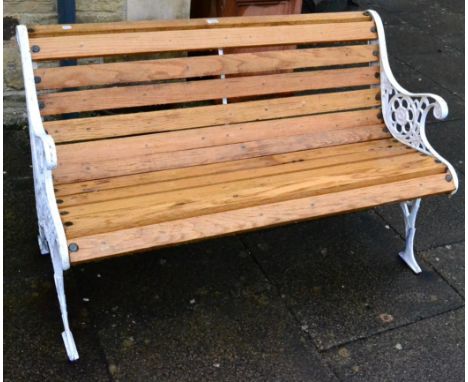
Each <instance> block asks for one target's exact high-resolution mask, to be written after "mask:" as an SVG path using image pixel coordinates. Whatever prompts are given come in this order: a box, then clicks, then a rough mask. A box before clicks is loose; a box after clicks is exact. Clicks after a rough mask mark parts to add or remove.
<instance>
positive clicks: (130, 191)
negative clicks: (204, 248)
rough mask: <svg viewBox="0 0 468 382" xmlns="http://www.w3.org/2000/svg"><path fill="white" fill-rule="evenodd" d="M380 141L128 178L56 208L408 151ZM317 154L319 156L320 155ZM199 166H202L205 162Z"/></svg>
mask: <svg viewBox="0 0 468 382" xmlns="http://www.w3.org/2000/svg"><path fill="white" fill-rule="evenodd" d="M382 141H383V142H380V141H372V142H365V143H363V144H359V143H358V144H355V145H346V146H337V147H333V148H328V149H326V150H327V151H328V152H329V154H328V156H323V154H322V153H317V151H319V150H320V149H318V150H307V151H300V152H296V153H291V154H287V155H285V156H284V157H286V158H287V157H288V156H289V157H290V158H289V159H288V160H287V162H285V163H277V164H276V165H274V164H272V163H268V164H267V165H266V166H265V161H262V158H265V157H261V158H255V159H254V160H250V161H251V162H255V161H257V162H260V163H259V164H258V167H256V168H255V171H252V167H250V168H247V169H237V170H233V168H236V167H237V166H238V163H236V162H227V163H226V164H225V165H224V164H223V166H224V168H222V169H221V168H219V171H220V172H218V173H211V174H210V176H206V175H207V174H206V172H205V173H204V174H201V175H199V176H194V175H193V173H194V172H195V173H196V172H197V167H195V168H193V170H194V171H192V173H191V174H190V173H189V174H190V175H191V176H189V177H186V178H180V174H179V175H174V174H173V178H171V179H169V180H166V181H154V182H152V183H146V184H141V183H140V184H135V183H130V182H129V183H127V186H126V187H119V188H114V189H106V190H102V191H95V192H85V193H81V194H76V195H68V196H61V199H62V200H63V203H61V204H60V208H61V209H66V208H67V207H69V206H76V205H83V204H88V203H97V202H103V201H109V200H115V199H123V198H129V197H134V196H140V195H148V194H156V193H161V192H168V191H176V190H183V189H193V188H196V187H200V186H205V185H213V184H222V183H227V182H232V181H237V180H245V179H252V178H260V177H264V176H271V175H277V174H285V173H289V172H297V171H303V170H310V169H315V168H323V167H328V166H333V165H337V164H342V163H354V162H358V161H364V160H369V159H374V158H386V157H393V156H397V155H405V154H408V150H407V149H406V146H404V145H402V144H400V143H393V142H391V141H390V140H389V139H384V140H382ZM350 146H357V147H355V148H354V150H352V151H349V148H350ZM322 151H324V150H322ZM320 154H321V155H322V156H320ZM286 158H285V160H286ZM253 164H254V163H252V165H253ZM261 164H263V166H261ZM215 166H219V164H216V165H215ZM200 167H202V168H203V167H206V166H200ZM179 170H181V169H179ZM202 170H203V169H202ZM206 170H207V169H205V171H206ZM221 170H222V171H221ZM211 171H213V169H211ZM153 174H154V173H153ZM156 175H157V174H156ZM177 176H179V178H178V179H177V178H175V177H177ZM174 178H175V179H174Z"/></svg>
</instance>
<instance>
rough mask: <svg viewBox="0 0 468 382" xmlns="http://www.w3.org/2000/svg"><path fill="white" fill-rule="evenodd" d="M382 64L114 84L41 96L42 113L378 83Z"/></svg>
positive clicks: (50, 113)
mask: <svg viewBox="0 0 468 382" xmlns="http://www.w3.org/2000/svg"><path fill="white" fill-rule="evenodd" d="M378 71H379V68H378V67H376V66H366V67H362V68H351V69H334V70H318V71H311V72H297V73H281V74H270V75H261V76H249V77H235V78H226V79H216V80H203V81H188V82H179V83H164V84H155V85H137V86H124V87H112V88H104V89H94V90H79V91H69V92H66V93H50V94H45V95H42V96H40V97H39V99H40V101H41V102H43V103H44V108H43V109H42V110H41V114H42V115H53V114H63V113H73V112H80V111H93V110H107V109H119V108H129V107H141V106H149V105H165V104H171V103H181V102H192V101H206V100H214V99H220V98H230V97H244V96H254V95H255V96H260V95H268V94H278V93H289V92H294V91H305V90H319V89H333V88H341V87H352V86H364V85H371V84H378V83H379V81H380V80H379V79H378V78H376V73H378Z"/></svg>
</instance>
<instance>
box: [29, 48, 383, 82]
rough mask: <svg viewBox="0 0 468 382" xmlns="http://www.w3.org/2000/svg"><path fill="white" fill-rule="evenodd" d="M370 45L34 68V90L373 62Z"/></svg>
mask: <svg viewBox="0 0 468 382" xmlns="http://www.w3.org/2000/svg"><path fill="white" fill-rule="evenodd" d="M376 50H377V48H376V47H375V46H374V45H351V46H342V47H333V48H314V49H293V50H284V51H271V52H256V53H238V54H229V55H224V56H201V57H182V58H170V59H160V60H146V61H130V62H116V63H106V64H91V65H77V66H61V67H56V68H39V69H37V70H36V71H35V75H36V77H39V78H40V82H39V83H38V84H37V85H36V86H37V89H39V90H41V89H65V88H77V87H82V86H92V85H109V84H121V83H134V82H145V81H156V80H169V79H181V78H193V77H204V76H215V75H220V74H245V73H259V72H269V71H278V70H288V69H289V70H292V69H298V68H313V67H320V66H333V65H346V64H359V63H366V62H374V61H377V60H378V57H377V56H376V55H374V54H373V52H374V51H376Z"/></svg>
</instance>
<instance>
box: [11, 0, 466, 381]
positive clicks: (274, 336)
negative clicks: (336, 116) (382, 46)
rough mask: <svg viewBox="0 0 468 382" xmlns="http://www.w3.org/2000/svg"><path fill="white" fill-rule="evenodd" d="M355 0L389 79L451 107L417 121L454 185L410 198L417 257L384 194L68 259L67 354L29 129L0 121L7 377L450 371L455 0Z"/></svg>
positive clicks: (458, 199)
mask: <svg viewBox="0 0 468 382" xmlns="http://www.w3.org/2000/svg"><path fill="white" fill-rule="evenodd" d="M359 4H360V7H361V8H362V9H366V8H373V9H376V10H378V11H379V12H380V13H381V15H382V17H383V19H384V22H385V24H386V28H387V29H386V31H387V38H388V41H389V50H390V56H391V64H392V65H393V68H394V72H395V74H396V77H397V79H398V80H400V82H401V83H402V85H403V86H404V87H406V88H408V89H409V90H413V91H428V92H433V93H436V94H440V95H442V96H443V97H444V98H445V99H446V100H447V101H448V103H449V108H450V111H451V112H450V116H449V118H448V119H447V120H446V121H443V122H434V123H431V124H430V126H429V137H430V139H431V141H432V142H433V143H434V146H435V147H436V149H438V150H439V151H440V152H441V153H442V154H444V155H446V156H447V157H448V159H450V160H451V162H452V163H453V164H454V165H455V166H456V167H457V169H458V171H459V175H460V180H461V183H462V187H461V188H460V191H459V192H458V194H457V195H455V196H454V197H452V198H450V199H448V198H447V197H433V198H428V199H425V200H424V201H423V204H422V208H421V213H420V215H419V220H418V232H417V236H416V249H417V252H418V258H419V260H420V263H421V265H422V268H423V273H422V274H421V275H419V276H415V275H414V274H413V273H412V272H411V271H410V270H409V269H408V268H407V267H406V266H405V265H403V263H402V262H401V261H400V260H399V258H398V257H397V256H396V254H397V253H398V251H399V250H400V249H401V248H402V247H403V243H404V241H403V236H402V234H403V225H402V217H401V214H400V210H399V207H398V205H391V206H386V207H383V208H377V209H374V210H369V211H365V212H360V213H354V214H349V215H343V216H337V217H332V218H327V219H321V220H317V221H312V222H307V223H301V224H295V225H290V226H286V227H282V228H276V229H270V230H266V231H259V232H255V233H250V234H246V235H238V236H232V237H228V238H222V239H217V240H210V241H205V242H201V243H198V244H193V245H185V246H180V247H176V248H171V249H165V250H162V251H158V252H155V253H146V254H142V255H139V256H134V257H124V258H119V259H115V260H113V261H108V262H101V263H96V264H87V265H83V266H80V267H77V268H74V269H73V270H71V271H69V272H68V273H67V274H66V286H67V294H68V300H69V310H70V317H71V324H72V328H73V330H74V334H75V338H76V340H77V345H78V349H79V351H80V355H81V359H80V360H79V362H77V363H75V364H69V363H68V362H67V361H66V360H65V353H64V349H63V346H62V342H61V337H60V334H59V333H60V332H61V330H62V327H61V320H60V316H59V309H58V304H57V300H56V295H55V288H54V285H53V279H52V271H51V264H50V261H49V259H48V258H47V257H41V256H40V255H39V250H38V247H37V242H36V223H35V214H34V194H33V191H32V180H31V169H30V166H29V164H30V155H29V147H28V139H27V135H26V133H25V130H21V129H12V128H6V129H4V142H5V144H4V148H5V155H4V161H5V164H4V167H5V168H4V170H5V173H4V223H5V228H6V229H5V232H4V240H5V241H4V320H5V321H4V373H5V375H4V379H5V380H6V381H75V380H76V381H107V380H109V381H319V382H322V381H323V382H327V381H379V382H380V381H416V380H420V381H444V382H451V381H462V380H464V253H465V244H464V174H465V169H464V168H465V167H464V139H463V138H464V72H463V63H464V61H463V60H464V58H463V57H464V39H463V33H462V31H463V25H464V4H463V0H452V1H450V2H446V1H443V0H437V1H428V0H426V1H422V0H417V1H403V0H392V1H384V0H379V1H362V0H361V1H359Z"/></svg>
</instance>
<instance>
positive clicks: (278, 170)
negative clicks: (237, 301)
mask: <svg viewBox="0 0 468 382" xmlns="http://www.w3.org/2000/svg"><path fill="white" fill-rule="evenodd" d="M17 38H18V42H19V47H20V52H21V60H22V67H23V74H24V84H25V93H26V101H27V111H28V119H29V132H30V138H31V150H32V164H33V173H34V186H35V193H36V206H37V215H38V226H39V245H40V250H41V252H42V253H43V254H46V253H50V255H51V258H52V263H53V268H54V278H55V283H56V287H57V293H58V297H59V302H60V309H61V313H62V319H63V323H64V327H65V331H64V332H63V333H62V337H63V340H64V342H65V347H66V350H67V354H68V357H69V359H70V360H75V359H77V358H78V353H77V350H76V347H75V342H74V339H73V336H72V333H71V331H70V328H69V324H68V318H67V307H66V301H65V292H64V282H63V271H64V270H66V269H68V268H69V267H70V265H75V264H80V263H82V262H87V261H95V260H101V259H105V258H110V257H113V256H118V255H124V254H131V253H136V252H141V251H147V250H150V249H155V248H158V247H163V246H168V245H174V244H180V243H187V242H191V241H194V240H199V239H204V238H210V237H215V236H220V235H225V234H233V233H238V232H244V231H248V230H253V229H259V228H262V227H271V226H275V225H280V224H285V223H288V222H296V221H302V220H306V219H311V218H318V217H321V216H327V215H333V214H339V213H345V212H350V211H356V210H360V209H365V208H370V207H374V206H377V205H381V204H385V203H391V202H400V203H401V207H402V209H403V216H404V219H405V224H406V239H407V243H406V248H405V249H404V250H403V252H402V253H400V256H401V257H402V259H403V260H404V261H405V262H406V263H407V264H408V265H409V266H410V267H411V269H412V270H413V271H414V272H416V273H418V272H420V271H421V270H420V268H419V266H418V264H417V262H416V260H415V258H414V253H413V240H414V233H415V219H416V214H417V212H418V208H419V203H420V198H421V197H423V196H428V195H435V194H443V193H447V194H449V193H453V192H455V191H456V189H457V187H458V181H457V175H456V173H455V171H454V169H453V167H452V166H451V165H450V164H449V163H448V162H447V161H446V160H445V159H444V158H442V157H441V156H440V155H439V154H438V153H437V152H436V151H435V150H434V149H433V148H432V146H431V145H430V144H429V142H428V140H427V138H426V134H425V121H426V117H427V116H428V114H429V112H431V111H432V112H433V114H434V116H435V117H436V118H438V119H442V118H445V117H446V115H447V113H448V108H447V104H446V103H445V101H444V100H443V99H441V98H440V97H438V96H436V95H432V94H412V93H409V92H407V91H406V90H404V89H403V88H402V87H401V86H400V85H398V83H397V82H396V81H395V79H394V77H393V75H392V73H391V71H390V67H389V63H388V57H387V51H386V45H385V38H384V31H383V26H382V22H381V19H380V18H379V16H378V14H377V13H375V12H374V11H367V12H350V13H329V14H310V15H293V16H265V17H245V18H224V19H193V20H172V21H142V22H118V23H105V24H77V25H49V26H31V27H29V28H27V27H26V26H23V25H20V26H18V27H17ZM278 46H283V47H284V46H286V47H289V48H287V49H282V50H280V49H275V47H278ZM239 48H241V50H239ZM232 49H236V50H235V51H234V52H233V51H230V50H232ZM194 52H197V53H196V54H195V53H194ZM61 60H76V65H74V66H59V65H58V62H60V61H61Z"/></svg>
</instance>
